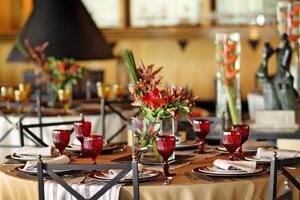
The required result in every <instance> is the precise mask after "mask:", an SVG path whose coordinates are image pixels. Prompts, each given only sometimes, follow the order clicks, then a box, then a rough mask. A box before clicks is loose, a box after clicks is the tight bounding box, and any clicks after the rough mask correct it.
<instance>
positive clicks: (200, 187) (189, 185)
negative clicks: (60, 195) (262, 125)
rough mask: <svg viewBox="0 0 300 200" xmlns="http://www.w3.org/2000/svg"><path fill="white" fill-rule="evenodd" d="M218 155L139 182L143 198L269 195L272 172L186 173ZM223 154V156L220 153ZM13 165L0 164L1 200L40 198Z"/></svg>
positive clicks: (125, 198) (249, 199)
mask: <svg viewBox="0 0 300 200" xmlns="http://www.w3.org/2000/svg"><path fill="white" fill-rule="evenodd" d="M129 154H130V151H129V150H127V151H126V152H124V153H122V154H112V155H100V156H99V157H98V163H108V162H110V160H112V159H115V158H118V157H122V156H125V155H129ZM216 158H217V157H212V158H209V159H206V160H194V161H193V162H192V164H190V165H188V166H185V167H182V168H179V169H176V170H174V172H176V174H177V175H176V176H175V177H174V179H173V181H172V182H171V184H170V185H163V179H164V177H163V176H160V177H158V178H157V179H155V180H153V181H150V182H144V183H140V196H141V199H142V200H158V199H172V200H182V199H188V200H197V199H203V200H206V199H207V200H211V199H222V200H233V199H237V200H240V199H243V200H253V199H254V200H259V199H268V192H269V191H268V184H269V174H268V173H266V174H264V175H261V176H256V177H249V178H230V179H228V178H224V179H218V180H216V181H215V182H208V181H204V180H200V179H198V180H190V179H188V178H186V177H185V176H184V175H183V173H184V172H185V171H191V170H192V169H193V168H195V167H198V166H201V165H209V164H211V163H212V161H213V160H215V159H216ZM218 158H224V156H218ZM74 163H91V160H90V159H88V158H87V159H77V160H76V161H75V162H74ZM13 169H14V167H13V166H9V165H6V166H3V165H2V166H1V167H0V199H1V200H6V199H10V200H19V199H22V200H23V199H24V200H26V199H28V200H29V199H30V200H35V199H38V196H37V194H38V192H37V182H36V181H33V180H25V179H22V178H19V177H16V172H15V171H13ZM291 173H292V174H297V176H296V178H297V179H298V180H299V179H300V168H299V167H298V168H297V169H291ZM284 180H285V179H284V178H283V177H282V176H281V175H280V176H279V177H278V191H279V192H282V191H283V187H284V185H283V182H284ZM292 191H293V195H294V199H299V198H300V196H299V192H298V191H296V190H295V189H294V188H293V187H292ZM130 199H133V197H132V187H131V186H123V187H122V188H121V193H120V200H130Z"/></svg>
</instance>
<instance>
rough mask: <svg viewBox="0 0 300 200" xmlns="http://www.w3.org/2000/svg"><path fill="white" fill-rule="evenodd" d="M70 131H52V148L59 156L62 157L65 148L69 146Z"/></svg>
mask: <svg viewBox="0 0 300 200" xmlns="http://www.w3.org/2000/svg"><path fill="white" fill-rule="evenodd" d="M70 135H71V131H70V130H67V129H55V130H53V131H52V138H53V143H54V146H55V147H56V148H57V149H58V150H59V154H60V155H63V153H64V150H65V148H66V147H67V146H68V145H69V142H70Z"/></svg>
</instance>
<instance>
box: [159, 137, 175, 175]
mask: <svg viewBox="0 0 300 200" xmlns="http://www.w3.org/2000/svg"><path fill="white" fill-rule="evenodd" d="M156 142H157V150H158V153H159V154H160V155H161V156H162V158H163V159H164V167H163V168H164V174H165V176H174V175H175V173H170V172H169V163H168V159H169V157H170V156H171V155H172V154H173V152H174V151H175V143H176V138H175V136H172V135H162V136H157V138H156Z"/></svg>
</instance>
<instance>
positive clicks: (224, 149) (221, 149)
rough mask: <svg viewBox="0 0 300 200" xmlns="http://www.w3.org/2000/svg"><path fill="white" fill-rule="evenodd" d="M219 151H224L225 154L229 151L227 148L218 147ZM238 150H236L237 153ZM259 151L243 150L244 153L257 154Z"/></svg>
mask: <svg viewBox="0 0 300 200" xmlns="http://www.w3.org/2000/svg"><path fill="white" fill-rule="evenodd" d="M217 150H219V151H224V152H228V151H227V149H226V148H225V147H217ZM237 151H238V150H236V152H237ZM256 151H257V149H243V152H244V153H256Z"/></svg>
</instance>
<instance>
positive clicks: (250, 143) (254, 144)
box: [243, 140, 270, 150]
mask: <svg viewBox="0 0 300 200" xmlns="http://www.w3.org/2000/svg"><path fill="white" fill-rule="evenodd" d="M267 146H270V143H269V142H268V141H256V140H247V141H246V142H245V143H244V144H243V150H257V148H259V147H267Z"/></svg>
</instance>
